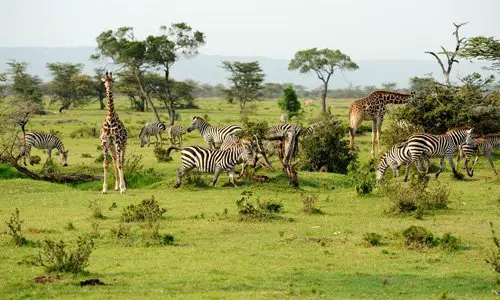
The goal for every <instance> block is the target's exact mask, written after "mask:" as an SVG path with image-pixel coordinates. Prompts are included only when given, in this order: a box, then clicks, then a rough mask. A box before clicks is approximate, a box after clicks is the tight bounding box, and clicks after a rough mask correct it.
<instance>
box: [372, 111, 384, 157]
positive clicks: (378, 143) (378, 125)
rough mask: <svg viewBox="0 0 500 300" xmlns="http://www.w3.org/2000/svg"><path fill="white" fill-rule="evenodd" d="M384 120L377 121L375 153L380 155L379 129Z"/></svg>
mask: <svg viewBox="0 0 500 300" xmlns="http://www.w3.org/2000/svg"><path fill="white" fill-rule="evenodd" d="M383 121H384V120H383V119H379V120H378V121H377V153H378V155H380V151H381V150H380V129H382V122H383ZM372 158H373V155H372Z"/></svg>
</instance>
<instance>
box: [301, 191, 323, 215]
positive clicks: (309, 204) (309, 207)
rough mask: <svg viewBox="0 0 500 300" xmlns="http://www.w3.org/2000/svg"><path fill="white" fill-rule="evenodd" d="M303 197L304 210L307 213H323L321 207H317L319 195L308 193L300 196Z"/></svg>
mask: <svg viewBox="0 0 500 300" xmlns="http://www.w3.org/2000/svg"><path fill="white" fill-rule="evenodd" d="M300 198H301V199H302V212H303V213H305V214H320V215H322V214H323V211H321V209H319V208H316V207H315V205H316V202H318V196H317V195H306V194H302V195H301V196H300Z"/></svg>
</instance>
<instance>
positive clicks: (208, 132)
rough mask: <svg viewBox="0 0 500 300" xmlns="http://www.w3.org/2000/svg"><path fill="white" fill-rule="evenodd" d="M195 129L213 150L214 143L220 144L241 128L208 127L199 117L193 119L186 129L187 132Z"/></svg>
mask: <svg viewBox="0 0 500 300" xmlns="http://www.w3.org/2000/svg"><path fill="white" fill-rule="evenodd" d="M195 129H198V131H199V132H200V133H201V135H202V136H203V139H204V140H205V141H206V142H207V143H208V147H209V148H210V149H215V144H216V143H222V142H224V140H225V139H226V137H228V136H230V135H233V134H235V133H237V132H239V131H241V130H243V128H242V127H241V126H239V125H227V126H220V127H219V126H210V124H208V123H207V121H205V120H204V119H202V118H200V117H193V122H192V123H191V125H190V126H189V127H188V128H187V132H191V131H193V130H195Z"/></svg>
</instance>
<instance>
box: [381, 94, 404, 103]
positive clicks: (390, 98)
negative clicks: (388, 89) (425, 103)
mask: <svg viewBox="0 0 500 300" xmlns="http://www.w3.org/2000/svg"><path fill="white" fill-rule="evenodd" d="M409 99H410V95H404V94H386V97H385V99H384V102H385V103H391V104H404V103H407V102H408V100H409Z"/></svg>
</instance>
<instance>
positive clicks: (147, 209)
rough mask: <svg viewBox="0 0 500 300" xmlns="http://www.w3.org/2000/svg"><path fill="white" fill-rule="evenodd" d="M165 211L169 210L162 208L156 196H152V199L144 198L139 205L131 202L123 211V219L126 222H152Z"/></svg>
mask: <svg viewBox="0 0 500 300" xmlns="http://www.w3.org/2000/svg"><path fill="white" fill-rule="evenodd" d="M165 212H167V210H166V209H165V208H161V207H160V204H159V203H158V201H156V200H155V197H154V196H151V198H150V199H144V200H142V201H141V203H139V204H137V205H134V204H130V205H129V206H127V207H125V208H124V209H123V212H122V220H123V221H124V222H140V221H149V222H152V221H157V220H158V219H160V218H161V217H162V216H163V214H164V213H165Z"/></svg>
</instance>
